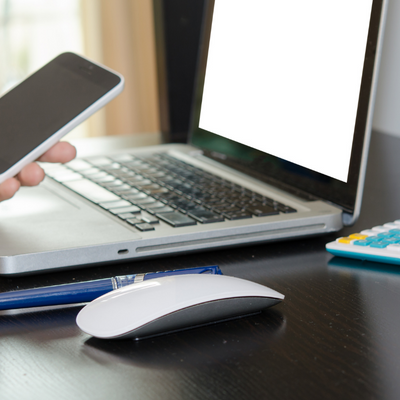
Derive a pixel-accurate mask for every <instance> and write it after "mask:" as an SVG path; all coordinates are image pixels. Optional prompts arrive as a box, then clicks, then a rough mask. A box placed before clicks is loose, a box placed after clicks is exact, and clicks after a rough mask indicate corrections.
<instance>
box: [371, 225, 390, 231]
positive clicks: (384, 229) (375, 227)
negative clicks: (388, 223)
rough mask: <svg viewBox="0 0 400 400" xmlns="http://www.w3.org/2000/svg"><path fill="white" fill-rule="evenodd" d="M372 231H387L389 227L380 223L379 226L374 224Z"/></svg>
mask: <svg viewBox="0 0 400 400" xmlns="http://www.w3.org/2000/svg"><path fill="white" fill-rule="evenodd" d="M372 231H374V232H387V229H386V228H385V227H384V226H381V225H379V226H374V227H373V228H372Z"/></svg>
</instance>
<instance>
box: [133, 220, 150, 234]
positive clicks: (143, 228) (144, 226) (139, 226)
mask: <svg viewBox="0 0 400 400" xmlns="http://www.w3.org/2000/svg"><path fill="white" fill-rule="evenodd" d="M134 226H135V228H137V229H139V231H141V232H148V231H154V226H153V225H150V224H146V223H145V222H143V223H141V224H135V225H134Z"/></svg>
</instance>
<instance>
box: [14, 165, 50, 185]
mask: <svg viewBox="0 0 400 400" xmlns="http://www.w3.org/2000/svg"><path fill="white" fill-rule="evenodd" d="M17 179H18V180H19V181H20V183H21V185H22V186H36V185H39V183H40V182H42V180H43V179H44V171H43V169H42V168H40V167H39V165H38V164H36V163H31V164H28V165H27V166H25V167H24V168H23V169H22V170H21V172H20V173H19V174H18V175H17Z"/></svg>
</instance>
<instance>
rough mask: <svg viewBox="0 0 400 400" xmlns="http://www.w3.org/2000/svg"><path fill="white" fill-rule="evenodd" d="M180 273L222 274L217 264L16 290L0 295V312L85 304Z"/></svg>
mask: <svg viewBox="0 0 400 400" xmlns="http://www.w3.org/2000/svg"><path fill="white" fill-rule="evenodd" d="M184 274H213V275H216V274H218V275H222V272H221V270H220V269H219V267H218V266H217V265H213V266H207V267H196V268H186V269H177V270H173V271H160V272H149V273H147V274H135V275H125V276H116V277H113V278H105V279H98V280H94V281H88V282H78V283H69V284H66V285H58V286H47V287H43V288H36V289H28V290H16V291H13V292H6V293H0V310H10V309H16V308H28V307H42V306H54V305H60V304H73V303H87V302H90V301H92V300H94V299H96V298H97V297H100V296H102V295H103V294H106V293H108V292H111V291H112V290H115V289H119V288H121V287H124V286H127V285H131V284H134V283H137V282H142V281H143V280H148V279H153V278H159V277H162V276H172V275H184Z"/></svg>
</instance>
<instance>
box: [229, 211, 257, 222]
mask: <svg viewBox="0 0 400 400" xmlns="http://www.w3.org/2000/svg"><path fill="white" fill-rule="evenodd" d="M222 215H223V216H224V217H225V218H227V219H229V220H231V221H233V220H236V219H246V218H253V214H251V213H249V212H247V211H238V212H229V213H223V214H222Z"/></svg>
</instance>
